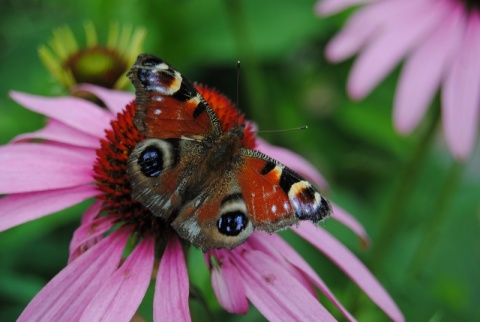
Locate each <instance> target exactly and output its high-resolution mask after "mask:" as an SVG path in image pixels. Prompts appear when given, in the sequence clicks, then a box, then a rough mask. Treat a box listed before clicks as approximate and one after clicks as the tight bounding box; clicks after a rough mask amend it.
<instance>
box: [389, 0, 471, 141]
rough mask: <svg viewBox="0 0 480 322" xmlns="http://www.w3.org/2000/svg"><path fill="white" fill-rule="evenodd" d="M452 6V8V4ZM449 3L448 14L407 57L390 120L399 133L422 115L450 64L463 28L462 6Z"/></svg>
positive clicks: (409, 129)
mask: <svg viewBox="0 0 480 322" xmlns="http://www.w3.org/2000/svg"><path fill="white" fill-rule="evenodd" d="M455 7H456V8H455ZM455 7H454V6H453V5H452V9H451V10H452V12H451V14H450V15H449V16H448V17H447V18H446V19H445V20H444V21H443V22H442V23H441V24H440V25H439V26H438V28H437V29H436V30H434V32H433V34H432V35H431V36H430V37H428V38H427V39H426V40H425V42H424V43H423V44H421V46H420V47H419V48H418V49H417V50H416V51H415V52H414V53H413V54H412V55H411V57H410V58H408V61H407V62H406V64H405V67H404V68H403V71H402V74H401V76H400V80H399V84H398V89H397V93H396V95H395V106H394V121H395V127H396V128H397V130H398V131H399V132H400V133H403V134H406V133H410V132H411V131H412V130H413V129H414V128H415V127H416V126H417V124H418V122H419V121H420V120H421V119H422V117H423V116H424V115H425V111H426V110H427V107H428V106H429V103H430V101H431V100H432V97H433V95H434V94H435V92H436V91H437V89H438V87H439V86H440V81H441V79H442V77H443V75H444V73H445V71H446V68H447V67H450V65H451V61H452V58H453V55H454V53H455V52H456V51H457V48H458V45H459V40H460V39H461V34H462V32H463V30H464V24H463V23H462V18H463V15H464V9H463V8H461V7H459V6H458V5H457V4H455Z"/></svg>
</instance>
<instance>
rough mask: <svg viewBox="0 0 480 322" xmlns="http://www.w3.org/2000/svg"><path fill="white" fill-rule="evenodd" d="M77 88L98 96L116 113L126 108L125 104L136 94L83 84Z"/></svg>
mask: <svg viewBox="0 0 480 322" xmlns="http://www.w3.org/2000/svg"><path fill="white" fill-rule="evenodd" d="M75 89H76V90H82V91H87V92H90V93H92V94H94V95H95V96H96V97H98V98H99V99H100V100H101V101H102V102H103V103H104V104H105V105H106V106H107V108H108V109H109V110H110V111H112V113H113V114H114V115H116V114H117V113H120V112H121V111H123V110H124V109H125V106H126V105H127V104H129V103H130V102H131V101H133V100H134V99H135V95H134V94H133V93H129V92H122V91H115V90H111V89H107V88H104V87H100V86H96V85H91V84H81V85H79V86H77V87H76V88H75Z"/></svg>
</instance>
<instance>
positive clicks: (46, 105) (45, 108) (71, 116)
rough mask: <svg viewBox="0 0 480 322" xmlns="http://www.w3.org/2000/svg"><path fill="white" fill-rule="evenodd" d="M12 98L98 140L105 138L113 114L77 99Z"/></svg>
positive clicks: (20, 95)
mask: <svg viewBox="0 0 480 322" xmlns="http://www.w3.org/2000/svg"><path fill="white" fill-rule="evenodd" d="M10 96H11V97H12V98H13V100H15V101H16V102H17V103H18V104H20V105H23V106H25V107H26V108H28V109H30V110H32V111H35V112H37V113H40V114H43V115H45V116H48V117H51V118H53V119H56V120H57V121H60V122H62V123H64V124H66V125H69V126H71V127H73V128H75V129H77V130H80V131H82V132H85V133H87V134H90V135H93V136H95V137H97V138H103V137H104V136H105V132H104V130H105V129H107V128H108V127H109V126H110V120H111V119H112V118H113V114H111V113H109V112H107V111H106V110H102V109H101V108H100V107H99V106H97V105H95V104H93V103H90V102H89V101H86V100H83V99H79V98H75V97H53V98H51V97H42V96H36V95H30V94H25V93H19V92H11V93H10Z"/></svg>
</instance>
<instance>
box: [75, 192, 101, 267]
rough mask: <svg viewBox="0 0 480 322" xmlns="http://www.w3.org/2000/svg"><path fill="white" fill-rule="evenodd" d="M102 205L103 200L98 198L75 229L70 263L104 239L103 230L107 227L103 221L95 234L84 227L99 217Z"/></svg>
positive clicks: (95, 230) (90, 224) (95, 229)
mask: <svg viewBox="0 0 480 322" xmlns="http://www.w3.org/2000/svg"><path fill="white" fill-rule="evenodd" d="M102 207H103V201H102V200H96V201H95V202H94V203H93V204H92V205H91V206H90V207H88V209H87V210H85V212H84V214H83V216H82V221H81V224H80V227H78V228H77V229H76V230H75V232H74V233H73V238H72V241H71V242H70V247H69V253H70V256H69V258H68V262H69V263H70V262H71V261H73V260H74V259H76V258H77V257H78V256H80V255H81V254H83V253H84V252H85V251H87V250H88V249H89V248H91V247H92V246H93V245H95V244H97V243H98V242H99V241H100V240H102V239H103V235H102V230H103V229H104V228H106V227H105V225H104V224H103V223H102V225H101V227H96V226H95V227H94V229H93V231H94V232H93V234H92V232H91V231H90V230H87V229H85V228H84V227H90V226H92V223H93V221H94V220H95V219H97V217H98V215H100V213H101V211H102ZM77 232H78V233H77ZM83 233H86V234H87V235H83ZM86 236H90V237H91V238H85V237H86Z"/></svg>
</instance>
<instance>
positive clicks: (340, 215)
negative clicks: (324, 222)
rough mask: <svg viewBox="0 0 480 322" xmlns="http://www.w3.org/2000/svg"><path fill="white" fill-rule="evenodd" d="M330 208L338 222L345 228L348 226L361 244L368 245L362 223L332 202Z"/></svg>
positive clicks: (368, 241) (368, 240) (368, 239)
mask: <svg viewBox="0 0 480 322" xmlns="http://www.w3.org/2000/svg"><path fill="white" fill-rule="evenodd" d="M332 208H333V214H332V218H333V219H335V220H336V221H338V222H339V223H342V224H343V225H345V226H346V227H347V228H350V229H351V230H352V231H353V232H354V233H355V234H357V236H358V237H360V238H361V240H362V244H363V246H365V247H368V245H369V244H370V238H369V237H368V234H367V232H366V231H365V228H364V227H363V226H362V224H361V223H359V222H358V221H357V219H355V218H354V217H353V216H352V215H350V214H349V213H348V212H346V211H345V210H343V209H342V208H340V207H339V206H337V205H335V204H334V203H332Z"/></svg>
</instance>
